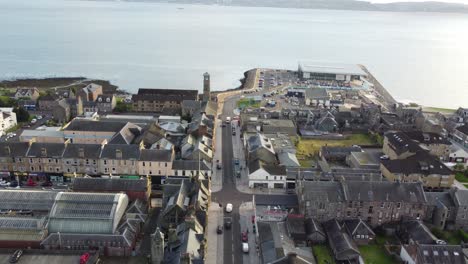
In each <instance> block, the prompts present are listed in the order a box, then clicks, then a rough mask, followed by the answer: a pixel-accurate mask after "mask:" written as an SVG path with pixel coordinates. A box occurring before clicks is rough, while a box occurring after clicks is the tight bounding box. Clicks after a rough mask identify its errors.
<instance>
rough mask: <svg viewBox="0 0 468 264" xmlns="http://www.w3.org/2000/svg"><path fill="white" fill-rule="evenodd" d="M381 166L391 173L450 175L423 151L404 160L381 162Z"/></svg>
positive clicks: (438, 162)
mask: <svg viewBox="0 0 468 264" xmlns="http://www.w3.org/2000/svg"><path fill="white" fill-rule="evenodd" d="M382 165H383V166H385V168H387V169H388V170H389V171H390V172H392V173H404V174H413V173H418V174H423V175H429V174H440V175H452V174H453V172H452V171H451V170H450V169H449V168H447V167H446V166H445V165H444V164H443V163H442V162H440V161H439V160H437V159H436V158H435V157H433V156H431V155H430V154H429V153H427V152H425V151H419V152H417V153H416V154H415V155H413V156H410V157H408V158H406V159H397V160H383V161H382Z"/></svg>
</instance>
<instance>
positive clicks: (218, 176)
mask: <svg viewBox="0 0 468 264" xmlns="http://www.w3.org/2000/svg"><path fill="white" fill-rule="evenodd" d="M222 122H223V121H222V120H220V119H218V118H216V119H215V124H214V125H215V126H216V129H215V133H216V135H215V141H216V142H215V146H216V149H215V152H214V156H213V162H212V163H211V165H212V168H211V171H212V172H213V173H212V174H211V192H219V191H221V189H222V188H223V170H222V169H221V170H218V169H217V168H216V161H217V160H219V162H220V163H221V164H223V160H222V159H221V158H222V156H223V151H222V149H223V146H222V145H223V144H222V142H223V137H222V132H223V130H222V129H221V123H222Z"/></svg>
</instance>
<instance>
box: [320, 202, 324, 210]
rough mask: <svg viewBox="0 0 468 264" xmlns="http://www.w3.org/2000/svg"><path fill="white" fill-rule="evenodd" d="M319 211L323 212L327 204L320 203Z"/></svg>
mask: <svg viewBox="0 0 468 264" xmlns="http://www.w3.org/2000/svg"><path fill="white" fill-rule="evenodd" d="M319 209H322V210H323V209H325V203H323V202H320V203H319Z"/></svg>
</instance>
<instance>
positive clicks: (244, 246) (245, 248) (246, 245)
mask: <svg viewBox="0 0 468 264" xmlns="http://www.w3.org/2000/svg"><path fill="white" fill-rule="evenodd" d="M242 252H244V253H249V243H245V242H244V243H242Z"/></svg>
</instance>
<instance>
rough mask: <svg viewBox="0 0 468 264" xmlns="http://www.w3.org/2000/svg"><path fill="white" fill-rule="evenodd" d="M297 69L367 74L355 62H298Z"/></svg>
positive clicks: (316, 71) (330, 72)
mask: <svg viewBox="0 0 468 264" xmlns="http://www.w3.org/2000/svg"><path fill="white" fill-rule="evenodd" d="M299 70H300V71H303V72H315V73H329V74H349V75H361V76H367V74H366V73H365V72H364V71H363V70H362V69H361V67H359V66H358V65H356V64H338V63H326V62H312V61H309V62H307V61H305V62H299Z"/></svg>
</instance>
